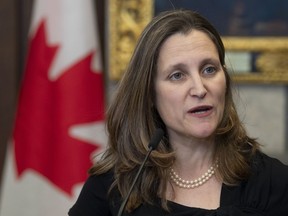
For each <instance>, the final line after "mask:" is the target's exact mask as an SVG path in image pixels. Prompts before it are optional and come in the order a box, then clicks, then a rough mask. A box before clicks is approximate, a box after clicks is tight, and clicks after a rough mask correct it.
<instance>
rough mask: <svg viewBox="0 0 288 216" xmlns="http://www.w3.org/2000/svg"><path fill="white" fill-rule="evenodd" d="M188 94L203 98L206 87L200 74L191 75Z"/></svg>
mask: <svg viewBox="0 0 288 216" xmlns="http://www.w3.org/2000/svg"><path fill="white" fill-rule="evenodd" d="M191 81H192V82H191V87H190V95H191V96H193V97H197V98H204V97H205V96H206V94H207V89H206V87H205V84H204V82H203V80H202V78H201V76H200V75H197V76H194V77H191Z"/></svg>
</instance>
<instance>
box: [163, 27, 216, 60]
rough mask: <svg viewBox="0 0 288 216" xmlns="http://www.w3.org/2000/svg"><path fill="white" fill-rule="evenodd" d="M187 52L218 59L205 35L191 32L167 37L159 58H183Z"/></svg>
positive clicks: (197, 31) (200, 32)
mask: <svg viewBox="0 0 288 216" xmlns="http://www.w3.org/2000/svg"><path fill="white" fill-rule="evenodd" d="M187 52H189V53H194V54H199V55H200V53H201V54H202V53H203V54H206V55H207V54H208V55H214V57H219V54H218V50H217V48H216V45H215V44H214V42H213V41H212V39H211V38H210V37H209V36H208V35H207V33H205V32H202V31H199V30H193V31H190V32H188V33H185V34H184V33H176V34H173V35H171V36H169V37H168V38H167V39H166V40H165V41H164V43H163V44H162V46H161V47H160V51H159V58H160V59H161V58H168V57H173V58H177V57H180V56H181V55H184V56H185V55H186V54H187ZM158 60H159V59H158Z"/></svg>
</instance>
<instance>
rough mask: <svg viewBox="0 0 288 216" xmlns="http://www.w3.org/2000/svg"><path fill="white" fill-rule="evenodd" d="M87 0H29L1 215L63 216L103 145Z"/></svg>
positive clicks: (93, 22)
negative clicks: (24, 52)
mask: <svg viewBox="0 0 288 216" xmlns="http://www.w3.org/2000/svg"><path fill="white" fill-rule="evenodd" d="M95 9H96V7H95V6H94V5H93V2H92V0H85V1H81V0H49V1H46V0H35V1H34V5H33V14H32V21H31V27H30V31H29V33H30V34H29V49H28V53H27V62H26V67H25V71H24V77H23V80H22V85H21V89H20V92H19V100H18V108H17V112H16V116H15V125H14V131H13V137H12V139H11V143H9V146H8V151H7V157H6V161H5V170H4V175H3V176H4V179H3V185H2V194H1V200H0V202H1V203H0V216H6V215H7V216H8V215H9V216H14V215H15V216H16V215H22V216H26V215H27V216H28V215H29V216H34V215H35V216H36V215H37V216H39V215H41V216H43V215H44V216H45V215H47V216H48V215H67V212H68V209H69V207H70V206H71V205H72V204H73V203H74V202H75V200H76V197H77V196H78V194H79V191H80V188H81V186H82V184H83V182H84V181H85V180H86V178H87V177H88V176H87V170H88V168H89V167H90V166H91V165H92V157H93V155H94V154H97V153H100V152H101V150H102V149H103V147H104V146H105V143H106V134H105V130H104V119H105V116H104V109H105V106H104V85H103V73H102V67H101V52H100V46H99V39H98V30H97V19H96V14H95V11H96V10H95Z"/></svg>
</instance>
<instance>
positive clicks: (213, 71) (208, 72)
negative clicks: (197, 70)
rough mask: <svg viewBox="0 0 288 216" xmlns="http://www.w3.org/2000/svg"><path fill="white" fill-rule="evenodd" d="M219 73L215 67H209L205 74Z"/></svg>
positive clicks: (205, 69)
mask: <svg viewBox="0 0 288 216" xmlns="http://www.w3.org/2000/svg"><path fill="white" fill-rule="evenodd" d="M216 71H217V68H216V67H214V66H208V67H206V68H204V71H203V74H207V75H212V74H214V73H215V72H216Z"/></svg>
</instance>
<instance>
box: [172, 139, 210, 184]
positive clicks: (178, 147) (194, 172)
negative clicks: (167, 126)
mask: <svg viewBox="0 0 288 216" xmlns="http://www.w3.org/2000/svg"><path fill="white" fill-rule="evenodd" d="M172 146H173V147H174V150H175V158H176V159H175V162H174V164H173V168H174V169H175V170H176V171H177V173H179V175H181V176H183V177H186V178H194V177H198V176H199V175H202V173H203V172H206V171H207V169H209V167H211V165H212V164H213V163H214V161H213V154H214V149H215V146H214V143H212V142H202V143H197V144H194V143H186V144H180V143H177V144H176V143H174V145H173V144H172Z"/></svg>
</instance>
